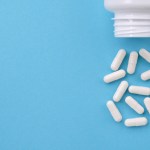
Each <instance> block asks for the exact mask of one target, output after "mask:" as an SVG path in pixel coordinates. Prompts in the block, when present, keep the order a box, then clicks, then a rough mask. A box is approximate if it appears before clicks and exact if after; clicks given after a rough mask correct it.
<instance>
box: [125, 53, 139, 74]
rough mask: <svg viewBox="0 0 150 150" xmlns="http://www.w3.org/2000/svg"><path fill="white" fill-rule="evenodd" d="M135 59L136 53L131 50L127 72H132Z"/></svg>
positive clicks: (134, 66)
mask: <svg viewBox="0 0 150 150" xmlns="http://www.w3.org/2000/svg"><path fill="white" fill-rule="evenodd" d="M137 60H138V53H137V52H135V51H133V52H131V53H130V57H129V62H128V68H127V72H128V73H129V74H133V73H134V72H135V69H136V64H137Z"/></svg>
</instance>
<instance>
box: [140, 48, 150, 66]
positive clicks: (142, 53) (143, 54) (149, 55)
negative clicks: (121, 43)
mask: <svg viewBox="0 0 150 150" xmlns="http://www.w3.org/2000/svg"><path fill="white" fill-rule="evenodd" d="M139 54H140V56H141V57H143V58H144V59H145V60H146V61H148V62H149V63H150V52H149V51H147V50H145V49H141V50H140V51H139Z"/></svg>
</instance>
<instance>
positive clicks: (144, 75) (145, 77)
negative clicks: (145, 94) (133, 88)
mask: <svg viewBox="0 0 150 150" xmlns="http://www.w3.org/2000/svg"><path fill="white" fill-rule="evenodd" d="M141 79H142V80H144V81H147V80H149V79H150V70H148V71H146V72H144V73H142V74H141Z"/></svg>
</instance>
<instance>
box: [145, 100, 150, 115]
mask: <svg viewBox="0 0 150 150" xmlns="http://www.w3.org/2000/svg"><path fill="white" fill-rule="evenodd" d="M144 104H145V106H146V109H147V111H148V112H149V114H150V98H149V97H146V98H145V99H144Z"/></svg>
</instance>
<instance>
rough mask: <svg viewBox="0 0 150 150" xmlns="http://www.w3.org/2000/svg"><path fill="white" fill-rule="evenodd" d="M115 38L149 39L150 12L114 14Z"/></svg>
mask: <svg viewBox="0 0 150 150" xmlns="http://www.w3.org/2000/svg"><path fill="white" fill-rule="evenodd" d="M113 20H114V28H115V29H114V34H115V37H150V11H146V12H143V11H137V12H130V11H128V12H119V11H118V12H116V13H115V17H114V18H113Z"/></svg>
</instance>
